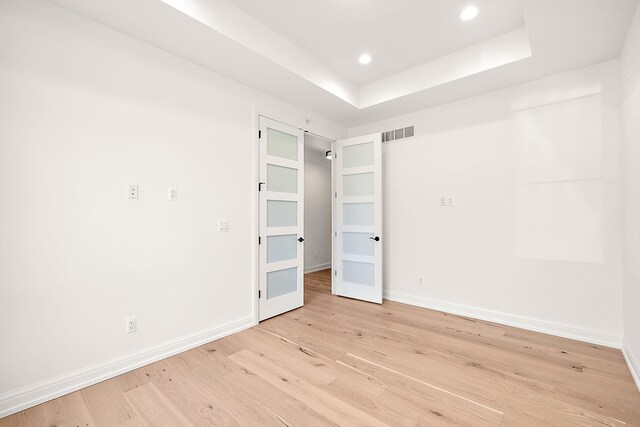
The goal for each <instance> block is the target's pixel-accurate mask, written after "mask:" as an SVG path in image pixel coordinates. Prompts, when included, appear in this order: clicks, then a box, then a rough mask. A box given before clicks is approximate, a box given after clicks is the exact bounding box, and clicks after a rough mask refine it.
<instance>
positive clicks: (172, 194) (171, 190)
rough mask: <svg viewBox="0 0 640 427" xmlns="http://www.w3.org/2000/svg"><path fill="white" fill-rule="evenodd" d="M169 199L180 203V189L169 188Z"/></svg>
mask: <svg viewBox="0 0 640 427" xmlns="http://www.w3.org/2000/svg"><path fill="white" fill-rule="evenodd" d="M167 197H168V199H169V201H170V202H177V201H178V189H177V188H176V187H173V186H172V187H169V190H168V192H167Z"/></svg>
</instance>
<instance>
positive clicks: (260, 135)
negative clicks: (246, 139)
mask: <svg viewBox="0 0 640 427" xmlns="http://www.w3.org/2000/svg"><path fill="white" fill-rule="evenodd" d="M260 138H262V131H261V130H259V131H258V139H260Z"/></svg>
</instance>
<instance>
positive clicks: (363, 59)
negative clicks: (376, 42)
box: [358, 53, 371, 64]
mask: <svg viewBox="0 0 640 427" xmlns="http://www.w3.org/2000/svg"><path fill="white" fill-rule="evenodd" d="M358 62H360V63H361V64H368V63H369V62H371V55H369V54H368V53H363V54H362V55H360V58H358Z"/></svg>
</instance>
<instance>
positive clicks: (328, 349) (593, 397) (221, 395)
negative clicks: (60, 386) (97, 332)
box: [0, 270, 640, 427]
mask: <svg viewBox="0 0 640 427" xmlns="http://www.w3.org/2000/svg"><path fill="white" fill-rule="evenodd" d="M305 292H306V293H305V306H304V307H303V308H300V309H297V310H294V311H291V312H289V313H285V314H283V315H281V316H278V317H275V318H272V319H269V320H267V321H265V322H262V323H261V324H260V325H258V326H257V327H254V328H252V329H249V330H245V331H243V332H241V333H238V334H235V335H232V336H229V337H226V338H223V339H221V340H218V341H215V342H212V343H210V344H207V345H204V346H201V347H198V348H195V349H193V350H191V351H188V352H185V353H182V354H179V355H176V356H173V357H170V358H168V359H165V360H162V361H159V362H157V363H153V364H151V365H148V366H146V367H143V368H140V369H137V370H135V371H132V372H130V373H127V374H124V375H121V376H118V377H116V378H113V379H111V380H108V381H104V382H102V383H99V384H96V385H94V386H91V387H88V388H86V389H83V390H80V391H77V392H75V393H72V394H69V395H67V396H63V397H61V398H58V399H55V400H53V401H50V402H47V403H45V404H42V405H39V406H36V407H34V408H31V409H28V410H26V411H23V412H20V413H17V414H15V415H12V416H10V417H7V418H3V419H0V426H3V427H4V426H43V425H56V426H63V425H73V426H94V425H97V426H114V425H125V426H161V425H171V426H181V425H240V426H249V425H255V426H258V425H260V426H267V425H273V426H282V425H286V426H312V425H366V426H377V425H403V426H417V425H450V424H459V425H474V426H475V425H488V426H498V425H504V426H526V425H536V426H539V425H543V424H545V425H547V424H549V425H562V426H568V425H598V426H602V425H606V426H623V425H625V424H626V425H634V423H638V420H640V393H638V390H637V389H636V388H635V385H634V383H633V380H632V379H631V375H630V373H629V370H628V368H627V366H626V365H625V363H624V360H623V357H622V354H621V353H620V351H619V350H615V349H610V348H606V347H599V346H596V345H592V344H587V343H582V342H578V341H572V340H569V339H564V338H558V337H554V336H550V335H544V334H539V333H535V332H529V331H525V330H521V329H517V328H511V327H506V326H501V325H497V324H492V323H488V322H484V321H479V320H473V319H468V318H462V317H459V316H454V315H449V314H445V313H441V312H437V311H432V310H426V309H422V308H417V307H412V306H409V305H404V304H399V303H394V302H389V301H385V303H384V304H383V305H381V306H379V305H376V304H369V303H365V302H361V301H355V300H350V299H346V298H340V297H335V296H332V295H331V294H330V270H324V271H320V272H317V273H311V274H308V275H307V276H306V277H305ZM635 425H637V424H635Z"/></svg>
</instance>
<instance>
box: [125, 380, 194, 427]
mask: <svg viewBox="0 0 640 427" xmlns="http://www.w3.org/2000/svg"><path fill="white" fill-rule="evenodd" d="M124 396H125V398H126V399H127V402H128V403H129V405H131V407H132V408H133V409H134V410H135V411H136V412H137V414H138V415H139V416H140V418H142V419H143V420H144V422H145V423H146V424H148V425H152V426H176V427H177V426H188V425H190V423H189V421H188V420H187V419H186V417H184V416H183V415H182V414H181V413H180V411H178V409H177V408H176V407H175V406H173V404H172V403H171V402H170V401H169V399H167V398H166V397H165V396H164V395H163V394H162V393H161V392H160V390H159V389H158V387H157V386H156V385H155V384H154V383H148V384H145V385H142V386H140V387H136V388H134V389H133V390H129V391H128V392H126V393H125V394H124Z"/></svg>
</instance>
